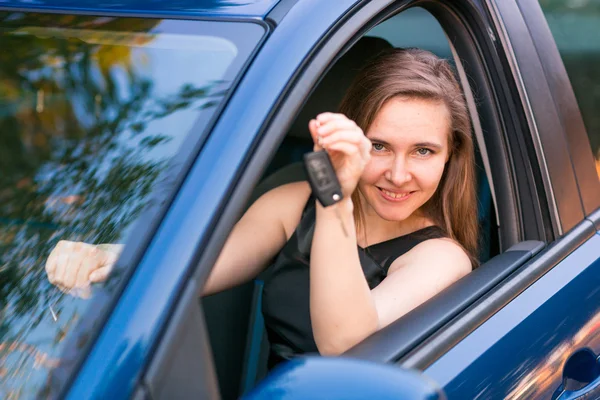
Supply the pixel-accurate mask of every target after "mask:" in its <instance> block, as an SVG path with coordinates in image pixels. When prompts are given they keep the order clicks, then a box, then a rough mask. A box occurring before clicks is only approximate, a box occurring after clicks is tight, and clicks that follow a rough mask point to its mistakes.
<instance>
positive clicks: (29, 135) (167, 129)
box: [0, 12, 264, 399]
mask: <svg viewBox="0 0 600 400" xmlns="http://www.w3.org/2000/svg"><path fill="white" fill-rule="evenodd" d="M263 33H264V32H263V28H262V27H261V26H259V25H257V24H251V23H234V22H216V21H212V22H208V21H182V20H177V21H176V20H163V19H141V18H113V17H90V16H75V15H57V14H52V15H50V14H32V13H20V12H0V49H2V51H0V398H3V399H11V398H15V399H16V398H32V397H36V396H38V395H41V396H42V397H47V396H51V397H53V396H55V395H56V394H57V393H58V391H59V390H61V387H60V386H61V385H62V383H61V382H65V381H66V380H68V379H64V378H65V375H69V374H70V373H72V370H73V368H74V366H76V365H77V364H78V362H79V361H80V359H81V357H82V356H84V354H83V350H81V351H75V353H73V352H71V351H69V352H67V353H68V354H69V356H68V357H65V356H64V354H65V353H64V352H63V350H64V349H63V347H64V344H65V343H66V342H67V339H68V338H69V334H70V333H71V332H72V331H73V330H74V327H76V326H77V324H78V321H79V320H80V319H81V318H82V317H83V316H84V315H85V314H86V313H88V312H91V311H90V310H88V308H89V306H90V304H92V303H93V304H94V306H95V308H97V307H98V304H100V303H102V302H99V301H94V302H92V301H91V299H90V298H96V299H98V298H102V299H103V300H105V301H104V304H110V303H111V302H112V301H113V300H114V297H115V296H117V291H115V290H112V291H111V290H108V286H109V285H108V284H103V283H100V284H93V285H91V287H90V288H89V291H85V292H83V291H78V290H65V289H64V288H58V287H56V286H54V285H52V284H51V283H50V282H49V281H48V279H47V275H46V272H45V264H46V261H47V259H48V256H49V254H50V252H51V251H52V249H53V248H54V247H55V246H56V244H57V243H58V242H59V241H60V240H67V241H75V242H85V243H90V244H115V243H118V244H126V243H127V242H128V240H129V238H130V234H131V231H132V227H133V226H134V225H136V232H139V231H140V229H142V230H143V226H145V225H146V224H147V225H148V226H150V224H151V223H152V221H140V222H139V223H137V224H136V221H137V219H138V217H139V216H140V213H141V211H142V210H143V209H144V208H145V207H147V206H148V205H149V204H148V203H149V202H150V201H160V199H161V198H168V197H169V196H170V193H169V192H172V191H173V190H175V189H176V187H175V186H176V185H170V184H169V182H170V181H172V180H174V177H175V176H176V175H177V174H178V173H180V172H181V171H178V168H179V169H181V167H177V165H180V166H181V165H184V164H185V163H183V162H181V161H182V159H183V158H185V154H187V153H189V149H190V148H193V147H194V145H195V143H196V142H198V141H199V140H200V139H201V138H202V136H203V135H204V134H205V131H206V130H207V127H208V126H209V122H210V121H211V119H212V118H214V117H215V114H216V111H217V110H218V109H219V107H220V106H221V104H222V103H223V101H224V99H226V97H227V94H228V93H229V92H230V91H231V88H232V83H233V82H234V80H235V77H236V76H237V75H238V74H239V73H240V71H241V69H242V67H243V65H244V64H245V62H246V61H247V60H248V58H249V56H250V53H251V52H252V51H253V49H254V48H255V47H256V45H257V43H258V42H259V41H260V38H261V36H262V35H263ZM186 152H187V153H186ZM167 168H168V172H167ZM165 183H166V184H165ZM159 184H160V187H161V188H163V190H162V193H161V192H158V193H157V190H156V187H157V186H159ZM126 268H129V269H132V268H135V265H130V266H126ZM126 272H127V271H126ZM128 275H129V274H127V273H126V274H116V275H115V276H112V277H111V278H115V279H116V280H119V276H128ZM115 279H110V280H109V281H107V282H108V283H110V286H111V287H115V284H114V280H115ZM117 286H118V285H117ZM97 311H98V310H97V309H95V310H94V312H95V313H96V312H97ZM87 335H88V337H89V336H90V333H89V332H88V333H87ZM76 339H77V340H76V342H77V346H76V348H77V349H84V348H86V346H85V345H86V340H87V338H86V337H79V338H76ZM52 370H60V374H58V375H60V376H61V377H62V379H56V378H55V376H56V375H57V374H50V371H52Z"/></svg>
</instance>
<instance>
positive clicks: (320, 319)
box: [310, 198, 378, 355]
mask: <svg viewBox="0 0 600 400" xmlns="http://www.w3.org/2000/svg"><path fill="white" fill-rule="evenodd" d="M334 207H339V215H340V217H341V219H342V221H343V224H344V225H345V230H346V232H347V236H346V234H345V232H344V229H342V226H341V223H340V220H339V219H338V217H337V215H336V211H335V209H334ZM310 260H311V261H310V315H311V322H312V328H313V333H314V337H315V342H316V343H317V347H318V348H319V351H320V352H321V354H324V355H327V354H340V353H342V352H344V351H345V350H347V349H349V348H350V347H352V346H353V345H355V344H357V343H358V342H360V341H361V340H363V339H364V338H366V337H367V336H369V335H370V334H372V333H373V332H375V331H376V330H377V328H378V317H377V310H376V308H375V304H374V301H373V298H372V296H371V291H370V289H369V286H368V284H367V281H366V279H365V277H364V273H363V271H362V268H361V265H360V260H359V257H358V250H357V246H356V233H355V229H354V218H353V215H352V202H351V200H350V199H349V198H348V199H346V200H343V201H342V202H341V203H338V204H337V205H336V206H333V207H328V208H323V207H321V206H320V204H317V222H316V226H315V233H314V237H313V242H312V248H311V258H310Z"/></svg>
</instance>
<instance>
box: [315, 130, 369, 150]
mask: <svg viewBox="0 0 600 400" xmlns="http://www.w3.org/2000/svg"><path fill="white" fill-rule="evenodd" d="M363 137H364V135H363V134H362V133H360V132H357V131H354V130H339V131H336V132H335V133H332V134H331V135H329V136H327V137H324V138H323V139H322V140H321V145H322V146H323V147H324V148H327V146H329V145H330V144H332V143H335V142H348V143H353V144H355V145H357V146H360V144H361V142H362V140H363Z"/></svg>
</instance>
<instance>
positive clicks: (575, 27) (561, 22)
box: [540, 0, 600, 177]
mask: <svg viewBox="0 0 600 400" xmlns="http://www.w3.org/2000/svg"><path fill="white" fill-rule="evenodd" d="M540 6H541V7H542V9H543V11H544V14H545V16H546V20H547V21H548V25H549V26H550V30H551V31H552V35H553V36H554V40H555V41H556V44H557V46H558V50H559V51H560V55H561V57H562V59H563V62H564V64H565V67H566V69H567V73H568V74H569V79H570V80H571V85H572V86H573V91H574V92H575V96H576V97H577V102H578V103H579V109H580V110H581V114H582V115H583V121H584V123H585V126H586V129H587V132H588V136H589V139H590V143H591V145H592V151H593V153H594V156H595V158H596V170H597V172H598V176H599V177H600V114H598V105H599V104H600V1H599V0H581V1H572V0H540Z"/></svg>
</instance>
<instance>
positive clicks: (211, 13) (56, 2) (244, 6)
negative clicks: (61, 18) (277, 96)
mask: <svg viewBox="0 0 600 400" xmlns="http://www.w3.org/2000/svg"><path fill="white" fill-rule="evenodd" d="M278 2H279V0H169V1H164V0H146V1H139V0H137V1H136V0H124V1H120V0H100V1H94V0H36V1H27V0H0V9H1V8H3V7H11V8H35V9H42V10H43V9H48V10H72V11H84V12H94V11H97V12H116V13H125V14H143V15H181V16H190V17H191V16H195V17H197V16H202V17H224V16H230V17H264V16H265V15H267V14H268V13H269V11H271V9H272V8H273V7H274V6H275V5H276V4H277V3H278Z"/></svg>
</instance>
